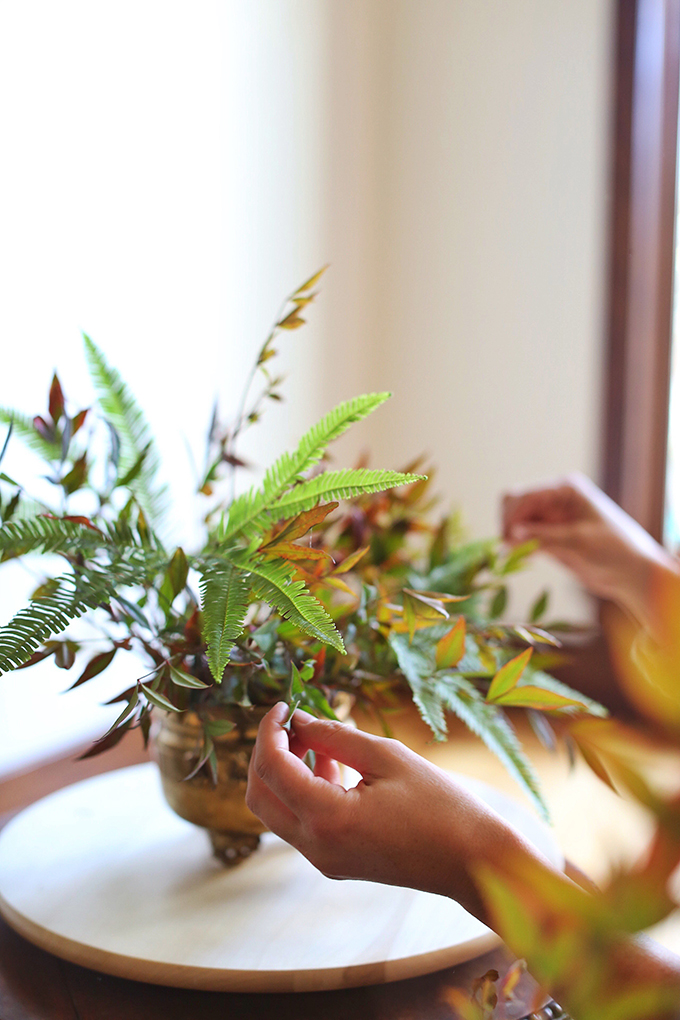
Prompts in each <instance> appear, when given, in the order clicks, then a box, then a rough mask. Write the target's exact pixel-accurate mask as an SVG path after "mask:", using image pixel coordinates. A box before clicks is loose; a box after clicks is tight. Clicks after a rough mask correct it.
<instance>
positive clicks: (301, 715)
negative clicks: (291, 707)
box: [293, 708, 317, 723]
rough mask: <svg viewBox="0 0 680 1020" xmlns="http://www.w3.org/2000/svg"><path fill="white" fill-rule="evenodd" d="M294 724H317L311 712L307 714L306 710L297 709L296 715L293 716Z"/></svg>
mask: <svg viewBox="0 0 680 1020" xmlns="http://www.w3.org/2000/svg"><path fill="white" fill-rule="evenodd" d="M293 722H296V723H297V722H301V723H310V722H317V720H316V719H315V718H314V716H313V715H310V714H309V712H305V710H304V708H296V709H295V715H294V716H293Z"/></svg>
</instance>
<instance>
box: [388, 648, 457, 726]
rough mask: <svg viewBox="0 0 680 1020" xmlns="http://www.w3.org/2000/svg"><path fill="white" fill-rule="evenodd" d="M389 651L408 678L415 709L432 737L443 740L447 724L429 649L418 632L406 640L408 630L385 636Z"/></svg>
mask: <svg viewBox="0 0 680 1020" xmlns="http://www.w3.org/2000/svg"><path fill="white" fill-rule="evenodd" d="M388 640H389V643H390V646H391V648H392V651H393V652H394V654H395V655H396V657H397V662H398V664H399V669H400V670H401V671H402V673H403V674H404V676H405V677H406V679H407V680H408V683H409V687H410V688H411V693H412V695H413V701H414V703H415V704H416V706H417V708H418V711H419V712H420V714H421V716H422V717H423V719H424V720H425V722H426V723H427V725H428V726H429V727H430V729H431V730H432V733H433V734H434V738H435V740H440V741H441V740H446V734H447V728H446V717H445V715H444V704H443V702H442V699H441V696H440V694H439V692H438V691H437V686H436V681H435V680H434V679H433V678H432V674H433V672H434V661H433V657H432V650H431V648H430V647H429V646H425V645H424V644H423V643H422V638H421V635H419V634H415V635H414V637H413V640H412V641H409V637H408V634H397V633H395V632H394V631H393V632H392V633H391V634H390V636H389V639H388Z"/></svg>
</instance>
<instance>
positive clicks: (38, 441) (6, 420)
mask: <svg viewBox="0 0 680 1020" xmlns="http://www.w3.org/2000/svg"><path fill="white" fill-rule="evenodd" d="M0 422H1V423H2V424H3V425H9V424H10V423H12V425H13V429H14V434H15V435H17V436H19V437H20V438H21V439H23V441H24V442H25V443H26V446H28V447H30V449H31V450H33V452H34V453H37V454H38V455H39V456H40V457H42V458H43V460H47V461H53V460H61V443H50V442H49V440H47V439H44V438H43V437H42V436H41V435H40V433H39V432H38V430H37V429H36V427H35V426H34V424H33V420H32V418H29V417H28V415H25V414H19V412H18V411H11V410H10V409H9V408H7V407H0Z"/></svg>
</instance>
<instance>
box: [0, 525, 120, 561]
mask: <svg viewBox="0 0 680 1020" xmlns="http://www.w3.org/2000/svg"><path fill="white" fill-rule="evenodd" d="M101 540H102V535H101V533H100V532H98V531H94V530H93V529H90V528H88V527H87V526H83V525H82V524H79V523H76V522H74V521H69V520H64V519H61V518H54V517H45V516H41V517H35V518H33V519H28V520H22V521H15V522H11V521H10V522H7V523H5V524H4V525H3V527H2V528H0V554H1V555H2V559H3V560H5V559H10V558H11V557H15V556H24V555H26V554H28V553H61V554H62V555H65V554H67V553H70V554H74V553H77V552H79V551H80V550H82V549H83V547H87V546H88V545H89V546H90V547H91V548H96V547H97V546H98V545H101Z"/></svg>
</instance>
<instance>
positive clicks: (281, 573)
mask: <svg viewBox="0 0 680 1020" xmlns="http://www.w3.org/2000/svg"><path fill="white" fill-rule="evenodd" d="M243 568H244V569H247V571H248V574H249V576H250V582H251V585H252V590H253V592H254V594H255V595H256V596H257V598H260V599H262V600H263V601H264V602H266V603H268V605H270V606H272V607H273V608H274V609H275V610H276V611H277V613H278V614H279V616H281V617H282V618H283V619H284V620H290V621H291V623H293V624H295V626H296V627H299V628H300V630H302V631H304V632H305V634H309V635H310V636H311V637H313V638H316V640H317V641H321V642H324V643H326V644H329V645H331V646H332V647H333V648H335V649H336V650H337V651H338V652H344V651H345V646H344V644H343V641H342V638H341V636H340V634H339V633H338V630H337V628H336V626H335V624H334V623H333V621H332V619H331V618H330V616H329V615H328V613H327V612H326V610H325V609H324V608H323V606H322V605H321V603H320V602H319V601H318V600H317V599H315V598H314V596H313V595H310V593H309V591H308V590H307V587H306V585H305V583H304V581H299V580H298V581H296V580H295V569H294V568H293V567H292V566H291V565H290V564H289V563H286V562H285V561H284V562H281V563H277V562H271V561H270V562H268V561H266V560H262V561H260V562H252V561H248V560H245V561H243Z"/></svg>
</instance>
